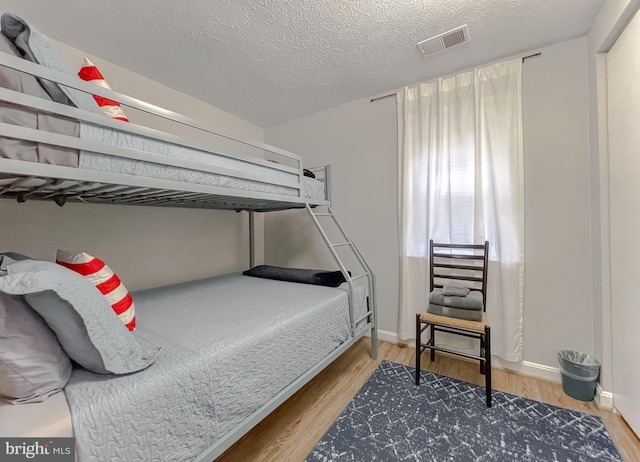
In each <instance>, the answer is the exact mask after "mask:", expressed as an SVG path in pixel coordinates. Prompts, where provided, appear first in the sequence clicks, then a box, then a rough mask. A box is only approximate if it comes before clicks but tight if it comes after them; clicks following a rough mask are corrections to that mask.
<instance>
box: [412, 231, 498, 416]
mask: <svg viewBox="0 0 640 462" xmlns="http://www.w3.org/2000/svg"><path fill="white" fill-rule="evenodd" d="M434 249H435V250H434ZM488 260H489V242H488V241H485V243H484V244H479V245H478V244H434V243H433V240H430V241H429V261H430V271H429V273H430V276H429V280H430V292H429V293H430V299H431V298H432V297H431V294H436V293H434V289H443V288H444V286H445V285H455V286H457V287H466V288H469V289H470V290H475V291H479V292H481V293H482V308H481V310H482V311H481V314H480V316H481V317H482V319H481V320H467V319H460V318H457V317H451V316H447V315H442V314H433V313H430V312H423V313H418V314H417V315H416V385H420V357H421V356H422V353H423V352H424V350H430V353H431V354H430V359H431V361H434V360H435V353H436V351H443V352H446V353H450V354H453V355H457V356H462V357H465V358H469V359H473V360H477V361H479V362H480V373H481V374H484V376H485V386H486V393H487V407H491V329H490V327H489V324H488V323H487V316H486V306H487V291H486V288H487V266H488ZM447 281H455V282H454V283H451V284H446V282H447ZM474 295H478V294H477V293H476V294H474ZM431 308H433V310H431V311H434V310H435V308H437V309H438V310H442V309H443V308H444V311H447V310H450V309H451V308H450V305H449V306H445V307H442V306H437V307H436V306H432V307H431ZM427 309H428V310H430V308H429V307H428V308H427ZM453 311H455V308H454V310H453ZM463 311H464V310H463ZM458 313H460V312H458ZM427 329H428V330H429V333H430V336H429V339H428V340H427V341H426V343H423V342H422V334H423V333H424V331H425V330H427ZM436 332H448V333H451V334H457V335H462V336H465V337H471V338H475V339H478V340H480V354H479V355H477V356H476V355H474V354H468V353H463V352H460V351H456V350H453V349H450V348H446V347H442V346H437V345H436V337H435V334H436Z"/></svg>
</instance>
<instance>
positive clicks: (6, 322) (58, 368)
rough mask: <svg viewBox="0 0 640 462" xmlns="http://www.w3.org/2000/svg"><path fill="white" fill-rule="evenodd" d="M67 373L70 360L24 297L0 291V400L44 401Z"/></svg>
mask: <svg viewBox="0 0 640 462" xmlns="http://www.w3.org/2000/svg"><path fill="white" fill-rule="evenodd" d="M70 376H71V361H70V360H69V357H68V356H67V355H66V353H65V352H64V350H63V349H62V347H61V346H60V344H59V343H58V340H57V339H56V336H55V334H54V333H53V331H52V330H51V329H50V328H49V326H47V324H46V323H45V322H44V320H43V319H42V318H41V317H40V316H39V315H38V314H37V313H36V312H35V311H33V310H32V309H31V307H30V306H29V305H28V304H27V302H26V301H25V300H24V297H21V296H18V295H8V294H5V293H3V292H0V399H3V400H5V401H9V402H10V403H12V404H22V403H35V402H40V401H44V400H45V399H47V398H48V397H49V396H51V395H53V394H55V393H58V392H59V391H60V390H62V388H63V387H64V386H65V385H66V384H67V382H68V381H69V377H70Z"/></svg>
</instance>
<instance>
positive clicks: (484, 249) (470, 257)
mask: <svg viewBox="0 0 640 462" xmlns="http://www.w3.org/2000/svg"><path fill="white" fill-rule="evenodd" d="M434 249H438V250H437V251H434ZM447 251H448V252H447ZM461 251H462V252H461ZM464 251H467V252H468V253H465V252H464ZM436 260H437V261H436ZM478 262H482V264H478ZM488 263H489V241H485V242H484V244H442V243H434V242H433V239H431V240H430V241H429V266H430V271H429V281H430V290H433V289H434V288H442V287H443V286H444V285H443V283H442V282H440V281H437V280H438V279H440V280H442V279H445V280H446V279H451V280H456V281H465V282H468V283H469V284H465V286H466V287H469V288H470V289H473V290H479V291H480V292H482V302H483V306H484V309H485V310H486V307H487V268H488ZM439 269H445V270H449V271H448V272H447V273H448V274H447V273H443V272H442V271H437V270H439Z"/></svg>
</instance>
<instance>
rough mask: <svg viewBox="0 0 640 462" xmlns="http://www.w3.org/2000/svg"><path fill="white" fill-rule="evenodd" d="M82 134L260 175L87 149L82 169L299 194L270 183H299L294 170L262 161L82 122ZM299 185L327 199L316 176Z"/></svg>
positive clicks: (309, 194)
mask: <svg viewBox="0 0 640 462" xmlns="http://www.w3.org/2000/svg"><path fill="white" fill-rule="evenodd" d="M80 137H81V138H84V139H90V140H93V141H99V142H101V143H104V144H108V145H113V146H119V147H125V148H130V149H136V150H139V151H144V152H148V153H153V154H159V155H162V156H167V157H173V158H177V159H182V160H190V161H194V162H199V163H203V164H206V165H211V166H215V167H221V168H225V169H230V170H235V171H237V172H239V173H248V174H253V175H256V176H258V177H259V178H260V181H253V180H245V179H241V178H236V177H233V176H227V175H219V174H215V173H209V172H202V171H198V170H190V169H186V168H180V167H172V166H167V165H161V164H154V163H150V162H143V161H138V160H131V159H125V158H122V157H114V156H110V155H106V154H97V153H94V152H87V151H81V152H80V161H79V167H80V168H86V169H90V170H100V171H104V172H114V173H124V174H128V175H138V176H146V177H151V178H160V179H165V180H174V181H180V182H185V183H196V184H205V185H209V186H219V187H223V188H231V189H239V190H244V191H255V192H263V193H271V194H280V195H285V196H297V195H298V191H297V189H296V188H289V187H286V186H280V185H274V184H271V183H273V182H274V181H281V182H283V181H292V182H296V181H297V178H298V176H297V175H296V174H294V173H289V172H285V171H282V170H277V169H273V168H269V167H265V166H263V165H259V164H253V163H251V162H245V161H242V160H239V159H234V158H231V157H227V156H223V155H218V154H211V153H208V152H205V151H200V150H197V149H192V148H187V147H184V146H180V145H177V144H172V143H167V142H163V141H157V140H154V139H152V138H147V137H143V136H139V135H134V134H131V133H125V132H121V131H118V130H114V129H111V128H108V127H99V126H95V125H89V124H81V126H80ZM300 186H301V190H300V197H304V198H307V199H324V183H323V182H321V181H318V180H315V179H313V178H309V177H303V181H302V183H301V185H300Z"/></svg>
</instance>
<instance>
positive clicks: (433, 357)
mask: <svg viewBox="0 0 640 462" xmlns="http://www.w3.org/2000/svg"><path fill="white" fill-rule="evenodd" d="M430 332H431V339H430V340H429V341H430V342H431V346H436V326H435V325H433V324H431V331H430ZM429 351H430V353H431V354H430V355H429V359H430V360H431V361H435V360H436V350H434V349H433V348H431V349H430V350H429Z"/></svg>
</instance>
